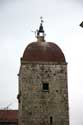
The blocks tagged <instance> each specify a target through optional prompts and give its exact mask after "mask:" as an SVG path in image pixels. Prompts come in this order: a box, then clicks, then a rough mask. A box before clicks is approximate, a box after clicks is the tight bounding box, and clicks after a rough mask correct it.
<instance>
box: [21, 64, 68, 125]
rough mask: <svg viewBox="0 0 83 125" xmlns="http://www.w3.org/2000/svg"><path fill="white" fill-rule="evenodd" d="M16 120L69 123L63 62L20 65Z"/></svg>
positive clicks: (30, 123) (40, 124) (27, 123)
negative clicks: (45, 86)
mask: <svg viewBox="0 0 83 125" xmlns="http://www.w3.org/2000/svg"><path fill="white" fill-rule="evenodd" d="M44 84H46V85H47V88H44ZM19 119H20V120H19V124H20V125H69V109H68V87H67V65H66V64H56V63H23V64H21V68H20V72H19Z"/></svg>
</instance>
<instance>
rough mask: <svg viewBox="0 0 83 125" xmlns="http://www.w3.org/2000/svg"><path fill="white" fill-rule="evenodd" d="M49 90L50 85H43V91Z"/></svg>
mask: <svg viewBox="0 0 83 125" xmlns="http://www.w3.org/2000/svg"><path fill="white" fill-rule="evenodd" d="M48 90H49V84H48V83H43V91H48Z"/></svg>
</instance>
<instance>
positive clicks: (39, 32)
mask: <svg viewBox="0 0 83 125" xmlns="http://www.w3.org/2000/svg"><path fill="white" fill-rule="evenodd" d="M40 19H41V23H40V26H39V30H37V36H36V37H37V39H40V40H42V41H44V37H45V33H44V29H43V22H44V21H43V17H42V16H41V17H40Z"/></svg>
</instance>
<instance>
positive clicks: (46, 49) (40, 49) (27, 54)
mask: <svg viewBox="0 0 83 125" xmlns="http://www.w3.org/2000/svg"><path fill="white" fill-rule="evenodd" d="M22 60H23V61H42V62H43V61H44V62H65V56H64V54H63V52H62V50H61V49H60V48H59V47H58V46H57V45H56V44H55V43H52V42H41V41H38V42H32V43H30V44H29V45H28V46H27V47H26V49H25V51H24V54H23V57H22Z"/></svg>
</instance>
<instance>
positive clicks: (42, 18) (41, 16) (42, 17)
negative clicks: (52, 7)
mask: <svg viewBox="0 0 83 125" xmlns="http://www.w3.org/2000/svg"><path fill="white" fill-rule="evenodd" d="M40 19H41V24H43V22H44V21H43V17H42V16H41V17H40Z"/></svg>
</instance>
